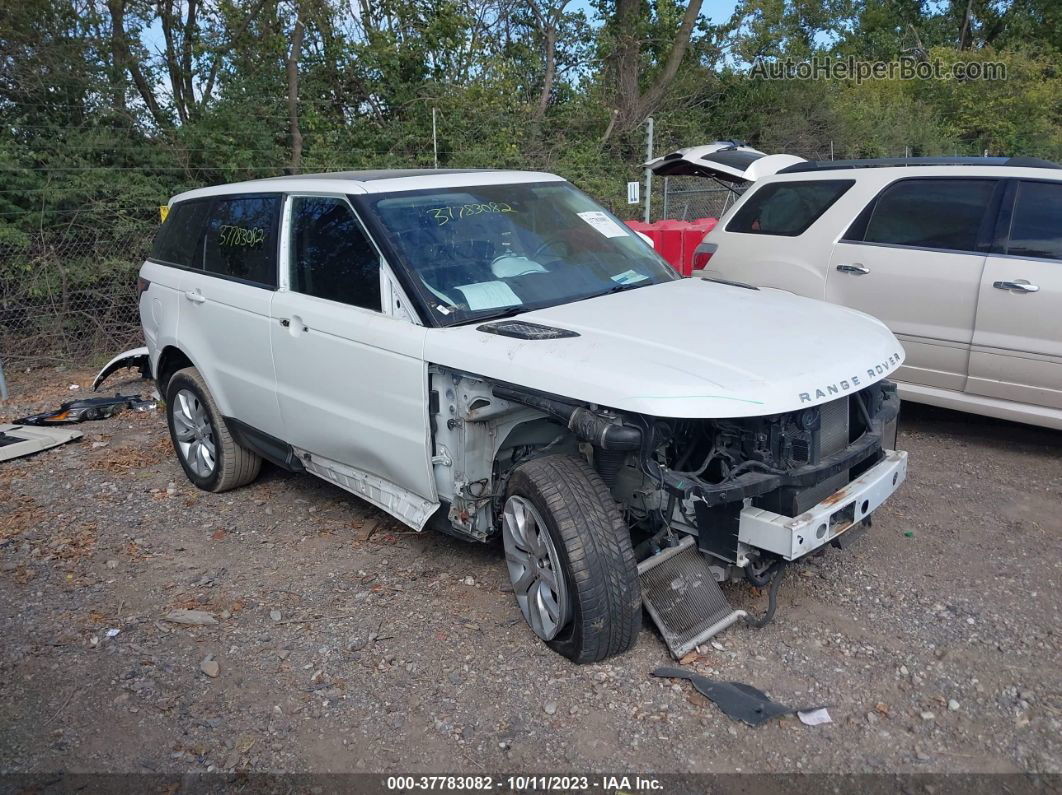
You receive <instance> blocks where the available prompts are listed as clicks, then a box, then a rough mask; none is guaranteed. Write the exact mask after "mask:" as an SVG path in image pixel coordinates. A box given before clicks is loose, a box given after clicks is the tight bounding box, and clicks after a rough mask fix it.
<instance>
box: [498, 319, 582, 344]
mask: <svg viewBox="0 0 1062 795" xmlns="http://www.w3.org/2000/svg"><path fill="white" fill-rule="evenodd" d="M477 331H483V332H486V333H487V334H497V335H498V336H499V337H512V338H513V339H517V340H559V339H564V338H565V337H578V336H579V335H578V334H577V333H576V332H574V331H568V329H563V328H553V327H552V326H540V325H539V324H538V323H528V322H526V321H523V320H501V321H499V322H497V323H485V324H483V325H482V326H479V327H478V328H477Z"/></svg>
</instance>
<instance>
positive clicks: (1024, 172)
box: [760, 161, 1062, 183]
mask: <svg viewBox="0 0 1062 795" xmlns="http://www.w3.org/2000/svg"><path fill="white" fill-rule="evenodd" d="M904 177H992V178H995V179H1049V180H1062V169H1060V168H1059V167H1058V166H1051V165H1045V166H1012V165H1004V164H998V165H992V164H986V165H977V164H974V163H969V162H966V163H952V164H936V163H929V164H925V163H918V162H917V161H913V162H911V163H910V164H909V165H901V164H895V165H892V164H890V165H875V166H839V167H819V168H809V167H805V166H801V167H800V168H793V169H785V170H784V171H781V172H779V173H777V174H773V175H770V176H769V178H768V177H763V178H761V179H760V181H761V182H767V181H768V180H769V181H770V182H782V181H790V182H793V181H796V182H802V181H807V180H809V179H853V178H854V179H857V180H860V181H864V180H866V181H871V182H881V183H888V182H892V181H893V180H895V179H902V178H904Z"/></svg>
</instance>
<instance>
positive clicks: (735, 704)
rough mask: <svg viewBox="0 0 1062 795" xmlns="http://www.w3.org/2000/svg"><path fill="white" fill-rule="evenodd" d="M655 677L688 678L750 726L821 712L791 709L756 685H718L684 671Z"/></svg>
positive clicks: (658, 672) (661, 670)
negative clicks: (797, 714) (798, 714)
mask: <svg viewBox="0 0 1062 795" xmlns="http://www.w3.org/2000/svg"><path fill="white" fill-rule="evenodd" d="M653 676H659V677H661V678H664V679H688V680H689V681H690V682H691V683H692V684H693V686H694V687H695V688H696V689H697V692H698V693H700V694H701V695H702V696H704V697H705V698H707V699H710V700H712V701H713V702H715V705H716V706H717V707H719V709H721V710H723V712H725V713H726V714H727V715H728V716H730V717H731V718H733V719H734V720H740V721H744V722H745V723H747V724H748V725H749V726H759V725H760V724H763V723H766V722H767V721H769V720H770V719H771V718H777V717H779V716H781V715H793V714H796V713H797V712H810V711H812V710H815V709H818V707H804V708H800V709H795V708H793V707H787V706H786V705H785V704H779V703H778V702H777V701H771V699H770V698H768V697H767V694H766V693H764V692H763V691H762V690H758V689H756V688H755V687H753V686H752V685H746V684H744V683H743V682H717V681H715V680H714V679H709V678H708V677H707V676H701V675H700V674H695V673H693V672H692V671H687V670H685V669H683V668H667V667H665V668H657V669H656V670H655V671H653Z"/></svg>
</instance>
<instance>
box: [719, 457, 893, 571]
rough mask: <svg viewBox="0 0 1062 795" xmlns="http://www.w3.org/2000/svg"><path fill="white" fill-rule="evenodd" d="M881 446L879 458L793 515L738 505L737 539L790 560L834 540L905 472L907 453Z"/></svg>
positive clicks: (888, 492)
mask: <svg viewBox="0 0 1062 795" xmlns="http://www.w3.org/2000/svg"><path fill="white" fill-rule="evenodd" d="M884 452H885V457H884V458H883V459H882V460H881V461H880V462H878V463H877V464H875V465H874V466H873V467H871V468H870V469H868V470H867V471H866V472H864V473H863V474H862V475H860V476H859V477H858V478H856V479H855V480H853V481H852V482H851V483H849V484H848V485H847V486H845V487H844V488H843V489H840V490H838V491H836V492H834V493H833V494H831V495H830V496H829V497H827V498H826V499H824V500H823V501H822V502H820V503H819V504H818V505H816V506H814V507H813V508H811V509H810V510H808V511H805V512H804V513H802V514H800V515H799V516H783V515H781V514H777V513H772V512H771V511H765V510H763V509H762V508H753V507H747V508H744V509H743V510H742V511H741V515H740V519H739V524H738V541H739V542H741V543H743V544H747V545H749V546H752V547H756V548H758V549H763V550H766V551H768V552H773V553H774V554H776V555H779V556H781V557H782V558H784V559H785V560H796V559H797V558H799V557H802V556H803V555H806V554H807V553H809V552H811V551H813V550H816V549H818V548H819V547H821V546H823V545H824V544H827V543H829V542H830V541H832V540H834V539H835V538H837V537H838V536H839V535H841V534H842V533H844V532H845V531H847V530H849V529H851V528H852V527H854V526H855V525H856V524H858V523H859V522H862V521H863V520H864V519H866V518H867V517H868V516H870V514H872V513H873V512H874V511H875V510H876V509H877V508H878V506H879V505H881V504H882V503H883V502H885V500H887V499H888V498H889V495H891V494H892V493H893V492H894V491H896V489H898V488H899V487H900V484H901V483H903V482H904V480H905V479H906V478H907V453H905V452H904V451H903V450H886V451H884Z"/></svg>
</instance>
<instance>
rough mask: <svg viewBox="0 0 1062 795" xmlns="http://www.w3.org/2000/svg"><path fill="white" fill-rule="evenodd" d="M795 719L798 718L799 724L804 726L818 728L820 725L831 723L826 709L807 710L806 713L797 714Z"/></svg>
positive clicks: (831, 720)
mask: <svg viewBox="0 0 1062 795" xmlns="http://www.w3.org/2000/svg"><path fill="white" fill-rule="evenodd" d="M797 717H798V718H800V722H801V723H803V724H804V725H805V726H818V725H819V724H821V723H833V719H832V718H831V717H830V713H829V712H827V711H826V707H821V708H819V709H809V710H808V711H807V712H798V713H797Z"/></svg>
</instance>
